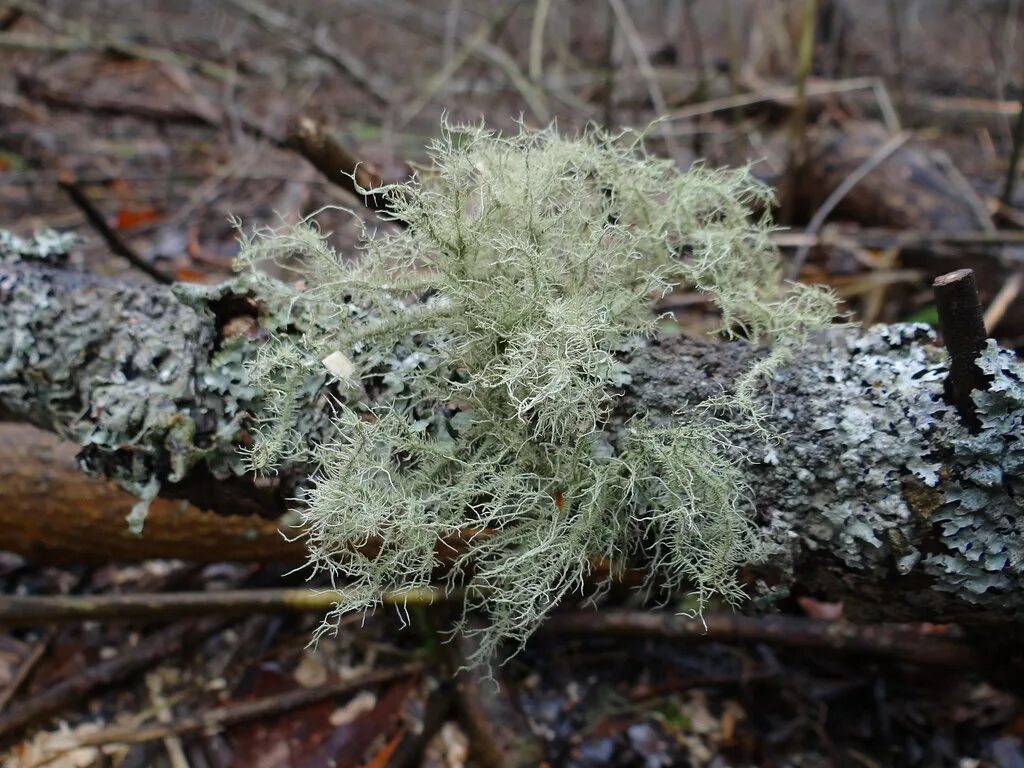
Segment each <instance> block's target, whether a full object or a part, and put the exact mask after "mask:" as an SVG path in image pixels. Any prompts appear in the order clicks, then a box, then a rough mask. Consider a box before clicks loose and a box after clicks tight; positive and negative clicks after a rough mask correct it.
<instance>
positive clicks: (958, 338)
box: [932, 269, 988, 432]
mask: <svg viewBox="0 0 1024 768" xmlns="http://www.w3.org/2000/svg"><path fill="white" fill-rule="evenodd" d="M932 288H933V290H934V291H935V300H936V303H937V305H938V310H939V323H940V325H941V326H942V338H943V341H944V342H945V344H946V349H947V350H948V351H949V375H948V377H947V378H946V383H945V392H946V400H947V402H949V404H950V405H952V406H953V407H954V408H956V409H957V412H958V413H959V414H960V417H961V418H962V419H963V421H964V424H965V425H966V426H967V427H968V428H969V429H970V430H971V431H972V432H976V431H977V430H978V427H979V426H980V425H979V423H978V416H977V413H976V412H975V407H974V400H973V399H972V398H971V393H972V392H974V391H975V390H978V389H985V387H986V386H987V383H988V379H987V377H986V376H985V374H984V373H983V372H982V370H981V368H979V367H978V363H977V360H978V358H979V357H980V356H981V353H982V351H983V350H984V348H985V340H986V336H985V320H984V316H983V315H982V311H981V302H980V301H979V299H978V289H977V287H976V286H975V283H974V271H973V270H970V269H958V270H957V271H955V272H950V273H948V274H945V275H940V276H939V277H937V278H935V281H934V282H933V283H932Z"/></svg>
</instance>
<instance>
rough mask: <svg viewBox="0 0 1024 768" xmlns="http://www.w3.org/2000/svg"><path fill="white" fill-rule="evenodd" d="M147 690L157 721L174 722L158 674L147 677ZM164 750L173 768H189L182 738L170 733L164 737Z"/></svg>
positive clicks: (154, 673)
mask: <svg viewBox="0 0 1024 768" xmlns="http://www.w3.org/2000/svg"><path fill="white" fill-rule="evenodd" d="M146 689H147V691H148V692H149V703H150V704H151V705H152V706H153V710H154V712H156V717H157V720H159V721H160V722H161V723H169V722H171V721H172V719H173V718H172V716H171V708H170V707H169V706H168V704H167V699H166V698H165V697H164V695H163V685H162V684H161V682H160V675H159V673H158V672H151V673H149V674H148V675H146ZM163 742H164V749H166V750H167V758H168V759H169V760H170V763H171V768H189V764H188V758H187V757H185V748H184V746H183V745H182V743H181V738H180V737H179V736H178V735H177V734H173V733H169V734H167V735H165V736H164V737H163Z"/></svg>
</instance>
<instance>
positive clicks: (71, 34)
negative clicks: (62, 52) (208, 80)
mask: <svg viewBox="0 0 1024 768" xmlns="http://www.w3.org/2000/svg"><path fill="white" fill-rule="evenodd" d="M11 8H12V10H17V11H19V12H22V13H25V14H27V15H29V16H32V17H34V18H36V19H38V20H39V21H40V22H41V23H43V24H44V25H46V26H47V27H49V28H50V29H55V30H58V31H59V32H61V34H62V35H64V39H63V40H62V41H60V43H59V44H60V45H64V46H73V47H75V48H78V49H97V50H107V51H111V52H113V53H116V54H119V55H121V56H126V57H128V58H132V59H143V60H147V61H157V62H162V63H164V64H172V65H175V66H181V67H186V68H189V69H193V70H195V71H197V72H200V73H201V74H204V75H206V76H207V77H212V78H214V79H217V80H228V81H233V80H235V79H236V78H237V76H238V75H237V73H236V72H235V70H234V69H231V68H229V67H224V66H221V65H220V64H217V63H215V62H212V61H204V60H202V59H196V58H194V57H191V56H187V55H185V54H181V53H175V52H174V51H169V50H167V49H165V48H157V47H154V46H151V45H142V44H139V43H134V42H130V41H127V40H118V39H116V38H112V37H106V36H103V35H97V34H96V33H95V31H94V30H93V29H92V28H90V27H88V26H86V25H85V24H82V23H80V22H77V21H72V20H71V19H69V18H67V16H65V15H62V14H58V13H55V12H53V11H51V10H50V9H48V8H47V7H46V6H44V5H43V4H41V3H38V2H36V1H35V0H17V2H14V3H12V4H11Z"/></svg>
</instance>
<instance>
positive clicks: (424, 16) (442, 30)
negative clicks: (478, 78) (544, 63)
mask: <svg viewBox="0 0 1024 768" xmlns="http://www.w3.org/2000/svg"><path fill="white" fill-rule="evenodd" d="M337 1H338V2H340V3H341V4H342V5H345V6H347V7H349V8H351V9H354V10H362V9H363V3H362V0H337ZM520 3H521V0H515V2H514V6H515V7H516V8H518V6H519V5H520ZM381 20H382V21H385V22H393V23H395V24H404V25H405V26H406V28H408V29H411V30H414V31H416V32H419V33H422V34H427V35H430V36H431V37H433V38H434V39H435V40H438V41H444V40H445V39H447V38H448V36H449V33H450V29H449V26H448V24H447V22H446V21H445V19H444V18H442V16H441V14H437V13H435V12H434V11H432V10H428V9H427V8H425V7H421V6H420V5H418V4H417V3H413V2H409V1H408V0H389V2H388V4H387V13H385V14H383V15H382V16H381ZM473 54H474V55H476V56H479V57H480V58H482V59H484V60H486V61H488V62H489V63H491V64H493V65H494V66H496V67H498V68H499V69H500V70H501V71H502V72H504V73H505V76H506V77H507V78H508V80H509V82H510V83H511V84H512V87H513V88H515V89H516V90H517V91H519V94H520V95H521V96H522V97H523V101H524V102H526V106H527V107H528V108H529V110H530V112H531V113H532V114H533V116H534V118H535V119H536V120H537V121H539V122H540V123H547V122H548V121H549V120H550V119H551V112H550V110H549V109H548V107H547V104H546V103H545V98H544V94H543V92H542V91H540V90H539V89H538V88H536V87H534V85H533V83H531V82H530V79H529V78H528V77H527V76H526V75H525V74H523V71H522V70H521V69H520V67H519V65H518V64H517V63H516V60H515V59H514V58H512V57H511V56H510V55H509V54H508V53H507V52H506V51H504V50H503V49H501V48H500V47H498V46H497V45H494V44H493V43H490V42H488V41H486V40H484V41H483V42H482V43H481V44H480V46H479V47H477V48H475V49H474V51H473Z"/></svg>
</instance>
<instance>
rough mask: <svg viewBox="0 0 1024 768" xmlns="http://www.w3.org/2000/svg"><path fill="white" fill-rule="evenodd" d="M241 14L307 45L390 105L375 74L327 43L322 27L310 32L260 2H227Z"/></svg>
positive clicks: (386, 87) (388, 92) (385, 86)
mask: <svg viewBox="0 0 1024 768" xmlns="http://www.w3.org/2000/svg"><path fill="white" fill-rule="evenodd" d="M228 2H229V3H230V4H231V5H234V6H235V7H236V8H238V9H239V10H240V11H242V12H243V13H245V14H247V15H248V16H249V17H250V18H252V19H253V20H254V21H255V22H256V23H258V24H259V25H260V26H262V27H263V28H264V29H266V30H267V31H269V32H273V33H281V32H284V33H286V34H287V35H289V36H291V37H293V38H294V39H296V40H298V41H301V42H303V43H304V44H306V45H308V46H309V49H310V50H311V51H312V52H313V53H314V54H316V55H317V56H319V57H320V58H321V59H323V60H324V61H327V62H329V63H330V64H332V65H333V66H334V67H335V69H337V70H338V71H339V72H341V73H342V74H343V75H345V76H346V77H347V78H348V79H349V80H350V81H351V82H352V84H353V85H355V86H356V87H357V88H359V89H360V90H361V91H363V93H365V94H366V95H367V96H370V97H371V98H372V99H373V100H374V101H376V102H377V103H378V104H380V105H382V106H390V105H391V102H392V100H393V99H392V95H391V94H392V91H393V89H392V88H391V87H390V85H389V84H387V83H384V82H382V80H381V77H380V75H379V74H373V73H371V72H370V69H369V68H368V67H367V66H366V65H365V64H364V63H363V62H362V61H360V59H359V57H358V56H355V55H353V54H351V53H349V52H348V51H347V50H346V49H345V48H343V47H342V46H340V45H337V44H336V43H334V42H333V41H332V40H330V39H329V38H328V37H327V35H326V32H325V31H324V29H323V27H317V28H315V29H313V30H312V32H311V31H310V29H309V27H308V25H307V24H306V23H304V22H302V21H299V20H297V19H294V18H292V17H291V16H289V15H288V14H286V13H282V12H281V11H279V10H277V9H276V8H272V7H270V6H268V5H265V4H264V3H262V2H260V0H228Z"/></svg>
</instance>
